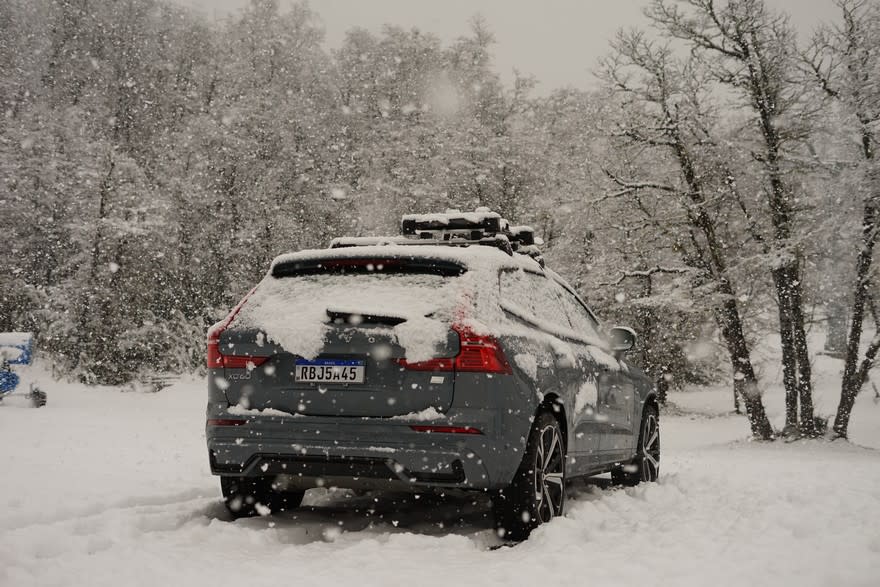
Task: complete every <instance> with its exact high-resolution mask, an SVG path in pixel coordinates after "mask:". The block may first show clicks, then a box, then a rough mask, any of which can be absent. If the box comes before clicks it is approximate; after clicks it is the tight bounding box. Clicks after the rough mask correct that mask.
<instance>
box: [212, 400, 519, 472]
mask: <svg viewBox="0 0 880 587" xmlns="http://www.w3.org/2000/svg"><path fill="white" fill-rule="evenodd" d="M208 411H209V418H230V416H229V415H225V416H222V415H221V414H220V413H217V414H216V415H211V412H212V410H211V407H210V406H209V410H208ZM223 411H225V410H223ZM216 412H220V410H216ZM499 424H500V421H499V420H498V418H496V414H495V413H491V412H488V411H487V410H483V409H480V410H460V411H458V412H450V413H449V414H447V415H446V418H444V419H443V420H441V421H436V420H435V421H430V422H424V421H406V420H397V419H388V418H331V417H296V418H292V417H287V418H285V417H272V416H269V417H265V416H247V423H246V424H243V425H240V426H229V425H223V426H217V425H210V424H209V425H208V426H207V427H206V437H207V443H208V452H209V458H210V464H211V472H212V473H214V474H215V475H230V476H245V477H254V476H264V475H275V476H282V477H283V479H284V481H285V482H286V483H287V484H288V485H289V486H291V487H296V488H308V487H321V486H335V487H350V488H363V489H373V488H398V489H399V488H404V487H409V488H419V487H421V488H425V487H455V488H463V489H498V488H502V487H505V486H507V485H508V484H509V483H510V481H511V479H512V478H513V474H514V473H515V471H516V469H517V467H518V466H519V463H520V461H521V459H522V446H521V444H520V442H519V438H517V439H516V441H514V442H510V441H509V440H508V439H507V438H505V435H504V434H501V433H500V431H501V430H502V426H500V425H499ZM413 425H417V426H423V425H454V426H469V427H472V428H476V429H478V430H480V431H482V432H483V434H447V433H437V432H417V431H415V430H413V429H412V428H411V426H413Z"/></svg>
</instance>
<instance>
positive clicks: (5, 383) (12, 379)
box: [0, 369, 19, 396]
mask: <svg viewBox="0 0 880 587" xmlns="http://www.w3.org/2000/svg"><path fill="white" fill-rule="evenodd" d="M18 381H19V379H18V375H16V374H15V373H13V372H12V371H4V370H3V369H0V396H3V395H6V394H7V393H12V392H13V391H15V388H16V387H18Z"/></svg>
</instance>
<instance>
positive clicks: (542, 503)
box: [534, 426, 565, 524]
mask: <svg viewBox="0 0 880 587" xmlns="http://www.w3.org/2000/svg"><path fill="white" fill-rule="evenodd" d="M564 467H565V461H564V458H563V454H562V438H560V435H559V429H558V428H557V427H556V426H546V427H545V428H544V429H543V430H541V434H540V437H539V439H538V444H537V451H536V454H535V468H534V471H535V477H534V479H535V482H534V489H535V503H536V505H537V507H536V510H537V514H538V519H539V521H540V523H542V524H543V523H546V522H549V521H550V520H551V519H552V518H553V517H554V516H560V515H562V504H563V500H564V497H565V488H564V486H563V484H564V483H565V479H564V476H565V473H564Z"/></svg>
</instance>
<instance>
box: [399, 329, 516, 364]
mask: <svg viewBox="0 0 880 587" xmlns="http://www.w3.org/2000/svg"><path fill="white" fill-rule="evenodd" d="M452 329H453V330H454V331H455V332H457V333H458V338H459V346H460V348H459V351H458V354H457V355H456V356H455V357H448V358H438V359H429V360H427V361H418V362H412V363H411V362H409V361H407V360H406V359H397V364H398V365H400V366H401V367H403V368H404V369H407V370H409V371H456V372H467V373H502V374H509V373H510V372H511V370H510V363H508V362H507V357H505V356H504V351H502V350H501V345H499V344H498V341H497V340H496V339H495V337H493V336H489V335H486V334H475V333H474V332H473V331H472V330H471V329H470V328H468V327H466V326H462V325H459V324H454V325H453V326H452Z"/></svg>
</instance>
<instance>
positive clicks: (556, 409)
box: [535, 392, 571, 454]
mask: <svg viewBox="0 0 880 587" xmlns="http://www.w3.org/2000/svg"><path fill="white" fill-rule="evenodd" d="M541 412H547V413H549V414H550V415H551V416H553V417H554V418H555V419H556V421H557V422H558V423H559V429H560V430H561V431H562V440H563V441H565V452H566V454H568V453H569V452H570V450H569V449H570V448H571V446H569V439H568V414H567V413H566V411H565V404H564V403H563V402H562V398H561V397H560V396H559V395H558V394H556V393H552V392H551V393H548V394H547V395H545V396H544V399H542V400H541V403H540V404H538V409H537V410H535V417H536V418H537V416H538V414H540V413H541Z"/></svg>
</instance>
